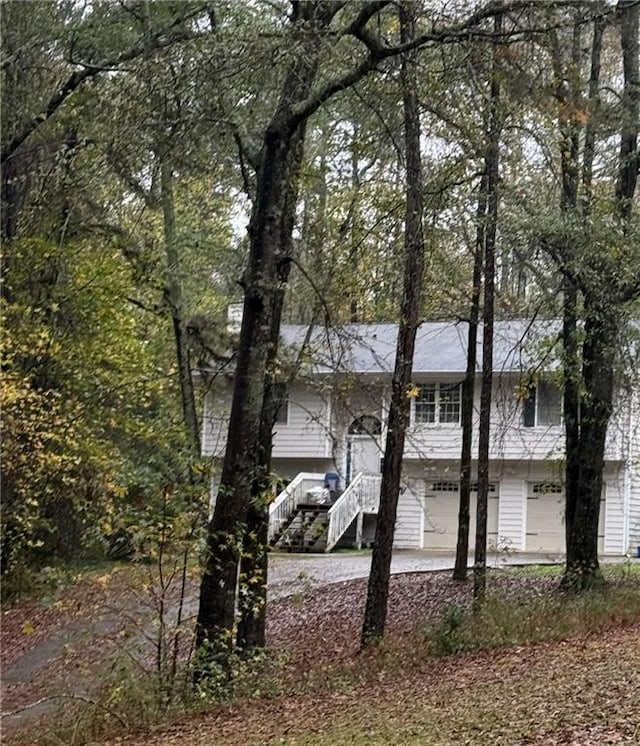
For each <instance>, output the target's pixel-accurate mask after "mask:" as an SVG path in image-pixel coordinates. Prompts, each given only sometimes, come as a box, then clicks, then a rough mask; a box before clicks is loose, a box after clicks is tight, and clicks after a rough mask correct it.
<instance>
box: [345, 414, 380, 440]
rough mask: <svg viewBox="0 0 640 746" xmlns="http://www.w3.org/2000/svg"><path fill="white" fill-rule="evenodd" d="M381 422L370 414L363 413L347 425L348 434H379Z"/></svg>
mask: <svg viewBox="0 0 640 746" xmlns="http://www.w3.org/2000/svg"><path fill="white" fill-rule="evenodd" d="M381 434H382V423H381V422H380V420H379V419H378V418H377V417H374V416H373V415H371V414H363V415H362V416H361V417H356V419H355V420H354V421H353V422H352V423H351V425H349V435H381Z"/></svg>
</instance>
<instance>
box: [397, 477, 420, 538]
mask: <svg viewBox="0 0 640 746" xmlns="http://www.w3.org/2000/svg"><path fill="white" fill-rule="evenodd" d="M423 532H424V480H422V479H412V480H410V481H409V482H408V484H407V486H406V489H404V490H403V491H402V492H401V493H400V498H399V500H398V514H397V518H396V527H395V533H394V538H393V546H394V547H396V548H397V549H422V540H423Z"/></svg>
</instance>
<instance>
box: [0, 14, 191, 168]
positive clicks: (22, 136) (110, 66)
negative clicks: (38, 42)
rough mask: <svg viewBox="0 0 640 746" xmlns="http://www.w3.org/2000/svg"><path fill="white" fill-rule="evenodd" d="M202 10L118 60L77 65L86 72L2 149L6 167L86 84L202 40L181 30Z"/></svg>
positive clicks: (77, 74) (75, 74)
mask: <svg viewBox="0 0 640 746" xmlns="http://www.w3.org/2000/svg"><path fill="white" fill-rule="evenodd" d="M203 7H204V6H203ZM200 10H202V7H200V6H199V7H198V9H197V10H193V11H191V12H190V13H187V14H185V15H182V16H180V17H179V18H177V19H176V20H175V21H173V23H172V24H171V25H170V26H168V27H165V28H162V29H159V30H158V31H156V32H155V33H154V34H153V35H152V37H151V38H148V37H147V35H145V36H143V37H142V38H141V39H140V40H139V41H138V42H137V43H136V44H134V45H133V46H132V47H130V48H129V49H127V50H125V51H123V52H121V53H120V54H118V55H116V56H115V57H112V58H110V59H106V60H103V61H102V62H100V63H75V64H77V65H80V64H82V69H80V70H76V71H74V72H73V73H72V74H71V75H70V76H69V77H68V78H67V80H66V81H65V82H64V83H63V84H62V85H61V86H60V88H59V89H58V90H57V91H56V92H55V93H54V94H53V95H52V96H51V98H50V99H49V101H48V102H47V104H46V106H45V107H44V108H43V110H42V111H41V112H40V113H39V114H36V115H35V116H34V117H32V118H31V119H29V120H28V121H26V122H25V123H24V124H23V125H22V126H21V127H20V128H19V129H18V131H17V132H16V134H15V135H14V136H13V137H12V138H11V139H10V140H9V142H7V143H6V145H4V146H3V147H2V150H1V151H0V163H4V162H5V161H6V160H7V159H8V158H10V157H11V156H12V155H13V154H14V153H15V151H16V150H17V149H18V148H19V147H20V146H21V145H22V143H23V142H24V141H25V140H26V139H27V138H28V137H29V136H30V135H31V134H33V132H35V131H36V130H37V129H38V127H40V126H41V125H42V124H44V122H46V121H47V120H48V119H50V118H51V117H52V116H53V115H54V114H55V113H56V112H57V111H58V109H59V108H60V107H61V106H62V104H63V103H64V102H65V101H66V100H67V99H68V98H69V97H70V96H71V95H72V94H73V93H74V92H75V91H76V90H77V89H78V88H79V87H80V86H81V85H82V84H83V83H84V82H85V80H88V79H89V78H93V77H95V76H97V75H99V74H100V73H102V72H105V71H106V70H115V69H117V68H119V67H120V65H122V64H123V63H125V62H130V61H131V60H134V59H137V58H138V57H141V56H142V55H143V54H145V53H148V52H149V50H156V49H164V48H165V47H169V46H171V45H172V44H176V43H179V42H183V41H188V40H191V39H194V38H197V37H198V36H200V35H201V34H193V33H191V32H188V31H186V30H184V29H180V28H177V27H178V26H179V25H180V24H182V23H184V21H186V20H188V19H189V18H192V17H194V16H195V15H196V14H197V13H199V12H200Z"/></svg>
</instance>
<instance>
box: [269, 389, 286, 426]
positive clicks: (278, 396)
mask: <svg viewBox="0 0 640 746" xmlns="http://www.w3.org/2000/svg"><path fill="white" fill-rule="evenodd" d="M273 395H274V397H275V400H276V421H275V424H276V425H287V424H288V422H289V391H288V389H287V385H286V383H274V384H273Z"/></svg>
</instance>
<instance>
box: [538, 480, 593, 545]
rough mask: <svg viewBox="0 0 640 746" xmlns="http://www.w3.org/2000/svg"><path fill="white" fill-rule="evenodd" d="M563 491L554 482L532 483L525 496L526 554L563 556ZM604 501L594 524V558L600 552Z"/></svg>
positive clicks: (562, 488) (564, 537)
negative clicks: (595, 533)
mask: <svg viewBox="0 0 640 746" xmlns="http://www.w3.org/2000/svg"><path fill="white" fill-rule="evenodd" d="M564 512H565V494H564V487H563V486H562V485H561V484H559V483H556V482H534V483H533V484H530V485H529V492H528V495H527V542H526V550H527V551H528V552H550V553H553V554H564V553H565V551H566V535H565V520H564ZM604 526H605V498H604V495H603V497H602V499H601V500H600V516H599V521H598V554H601V553H602V552H603V550H604Z"/></svg>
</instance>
